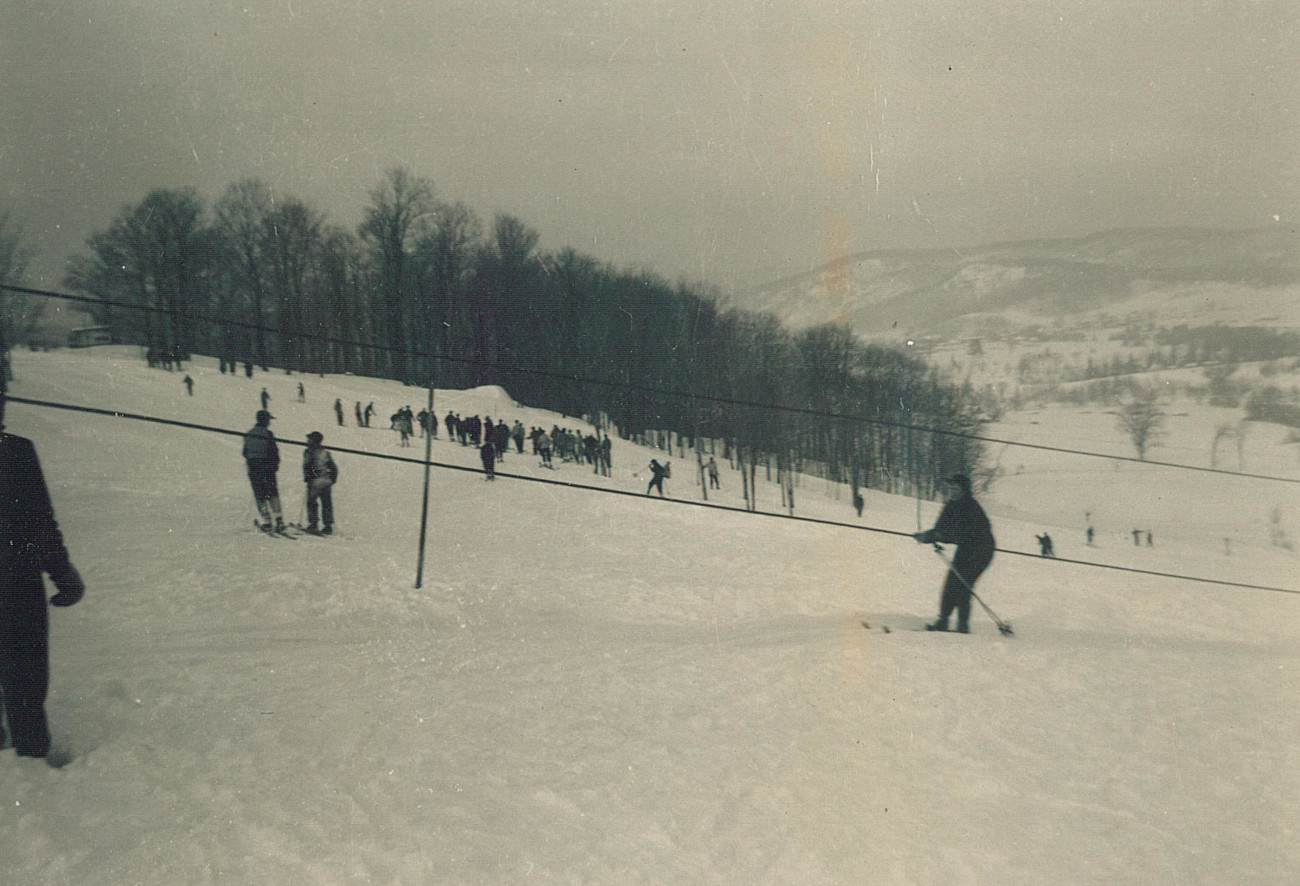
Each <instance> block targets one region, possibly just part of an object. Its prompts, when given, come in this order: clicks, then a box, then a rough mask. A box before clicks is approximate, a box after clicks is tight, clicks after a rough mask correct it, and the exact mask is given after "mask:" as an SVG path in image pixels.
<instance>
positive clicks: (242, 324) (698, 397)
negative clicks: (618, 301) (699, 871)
mask: <svg viewBox="0 0 1300 886" xmlns="http://www.w3.org/2000/svg"><path fill="white" fill-rule="evenodd" d="M0 290H9V291H12V292H18V293H23V294H26V295H41V296H46V297H48V298H57V299H64V300H67V301H73V302H81V303H84V304H90V305H99V306H103V307H118V308H123V309H127V310H135V311H144V312H149V313H156V314H163V315H172V314H176V313H179V312H177V311H175V310H172V309H170V308H160V307H153V306H146V305H135V304H131V303H129V302H117V301H112V300H108V299H101V298H94V297H90V296H81V295H71V294H69V293H63V292H54V291H50V290H44V289H33V288H31V287H27V286H16V285H13V284H8V283H0ZM186 319H187V321H189V322H203V323H209V324H220V325H226V326H233V327H236V328H239V329H247V330H252V331H261V332H266V333H271V334H273V335H278V336H284V337H288V338H296V339H301V340H306V341H317V342H322V343H325V344H335V345H342V346H345V347H354V348H366V349H370V350H373V351H377V352H379V353H385V354H397V355H405V356H418V357H421V358H425V359H430V360H433V361H435V362H438V363H449V364H454V365H458V366H468V367H480V368H484V369H491V370H493V371H495V372H502V373H512V374H515V375H524V376H530V377H533V378H549V379H556V380H561V381H567V382H572V383H576V384H583V385H591V386H594V387H605V388H618V389H621V390H625V391H635V392H637V393H644V394H654V395H658V396H665V397H679V398H682V399H688V400H694V401H698V402H701V403H710V404H714V405H719V406H738V407H744V408H748V409H767V410H772V411H774V412H783V413H786V414H789V415H799V416H804V417H807V418H816V419H831V420H836V421H841V422H856V423H860V424H863V425H869V426H871V427H878V428H888V429H891V430H900V431H920V432H922V433H926V434H933V435H935V436H939V437H949V438H952V439H959V440H973V441H976V442H981V443H995V444H1000V445H1003V446H1016V447H1019V448H1021V449H1033V450H1038V451H1040V452H1055V453H1059V454H1062V455H1074V456H1081V457H1084V458H1100V459H1105V460H1107V461H1111V462H1129V463H1132V464H1139V465H1147V466H1150V467H1157V468H1170V469H1173V470H1182V471H1198V472H1200V473H1205V474H1219V475H1223V476H1228V477H1239V478H1242V479H1248V480H1265V481H1271V482H1275V483H1296V484H1300V478H1297V477H1282V476H1279V475H1276V474H1257V473H1251V472H1247V471H1230V470H1227V469H1225V468H1213V467H1204V466H1201V465H1188V464H1181V463H1179V462H1168V461H1157V460H1153V459H1148V458H1137V457H1134V456H1131V455H1117V454H1114V453H1107V452H1092V451H1090V450H1086V449H1074V448H1070V447H1066V446H1049V445H1047V444H1043V443H1025V442H1022V441H1019V440H1008V439H1005V438H1000V437H987V436H984V435H981V434H975V433H971V432H968V431H955V430H949V429H945V428H935V427H929V426H926V425H917V424H910V423H908V422H900V421H890V420H888V419H880V418H870V417H868V416H862V415H846V414H843V413H837V412H827V411H825V410H819V409H812V408H809V407H801V406H784V405H779V404H773V403H760V402H757V401H753V400H740V399H735V398H729V397H721V396H716V395H712V394H700V393H696V392H691V391H676V390H671V389H668V388H656V387H653V386H651V385H640V384H636V383H633V382H628V381H608V380H604V379H593V378H584V377H582V376H579V375H574V374H570V373H563V372H551V371H547V370H542V369H528V368H526V367H522V366H512V365H505V364H500V363H488V362H487V361H483V360H475V359H472V358H467V357H450V356H446V355H440V354H427V353H424V352H421V351H415V350H411V349H408V348H398V347H393V346H391V345H382V344H375V343H371V342H361V341H354V340H350V339H344V338H336V337H333V336H325V335H314V334H311V333H307V332H288V331H285V330H282V329H279V328H277V327H274V326H266V325H263V324H258V323H250V322H248V321H244V320H231V319H226V318H223V317H213V316H210V315H207V314H205V313H203V312H195V313H193V314H187V315H186Z"/></svg>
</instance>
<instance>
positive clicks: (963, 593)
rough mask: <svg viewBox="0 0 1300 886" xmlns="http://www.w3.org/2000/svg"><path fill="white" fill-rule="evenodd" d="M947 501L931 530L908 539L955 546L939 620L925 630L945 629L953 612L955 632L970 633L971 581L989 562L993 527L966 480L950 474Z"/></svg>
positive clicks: (923, 542) (944, 584) (976, 578)
mask: <svg viewBox="0 0 1300 886" xmlns="http://www.w3.org/2000/svg"><path fill="white" fill-rule="evenodd" d="M946 482H947V483H948V484H949V495H948V502H947V504H945V505H944V506H943V510H942V511H940V512H939V519H938V520H936V521H935V524H934V527H933V528H932V529H928V530H926V531H925V532H918V533H916V534H915V535H913V536H912V537H913V538H915V539H916V540H917V541H918V542H920V543H921V544H935V543H942V544H955V545H956V546H957V553H956V555H955V556H954V557H953V559H952V567H951V568H950V569H949V570H948V577H947V578H946V579H945V580H944V583H943V596H942V597H941V598H940V601H939V617H938V618H937V619H936V620H935V621H934V622H932V623H931V624H928V625H926V629H927V630H931V631H946V630H948V616H950V615H952V612H953V610H954V609H955V610H957V630H958V631H959V632H961V633H963V634H969V633H970V598H971V593H972V592H973V591H974V589H975V582H976V581H977V580H978V579H979V577H980V575H981V574H982V573H983V572H984V570H985V569H987V568H988V567H989V563H991V562H992V561H993V549H994V548H995V547H996V545H997V543H996V542H995V541H994V539H993V528H992V527H991V526H990V525H989V518H988V515H987V514H985V513H984V509H983V508H982V507H980V504H979V502H977V501H976V500H975V496H974V495H972V494H971V488H970V477H968V476H966V475H965V474H953V475H952V476H951V477H949V478H947V481H946Z"/></svg>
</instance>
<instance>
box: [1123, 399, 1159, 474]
mask: <svg viewBox="0 0 1300 886" xmlns="http://www.w3.org/2000/svg"><path fill="white" fill-rule="evenodd" d="M1165 418H1166V416H1165V412H1164V410H1163V409H1161V408H1160V398H1159V396H1158V395H1157V394H1156V392H1155V391H1153V390H1142V391H1139V392H1138V393H1136V394H1134V395H1133V399H1132V400H1130V401H1129V402H1128V403H1125V404H1124V406H1123V407H1122V408H1121V409H1120V411H1119V426H1120V428H1122V429H1123V431H1124V433H1126V434H1128V438H1129V440H1130V441H1132V443H1133V447H1134V448H1135V449H1137V454H1138V458H1140V459H1145V458H1146V457H1147V449H1148V448H1150V446H1151V444H1152V443H1154V442H1155V441H1156V439H1157V438H1158V436H1159V434H1160V430H1161V428H1162V427H1164V423H1165Z"/></svg>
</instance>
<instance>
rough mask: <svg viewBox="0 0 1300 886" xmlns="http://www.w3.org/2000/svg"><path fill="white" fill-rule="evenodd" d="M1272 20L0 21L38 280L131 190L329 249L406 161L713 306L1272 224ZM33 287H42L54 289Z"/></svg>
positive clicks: (17, 166)
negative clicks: (806, 277)
mask: <svg viewBox="0 0 1300 886" xmlns="http://www.w3.org/2000/svg"><path fill="white" fill-rule="evenodd" d="M1298 24H1300V3H1294V2H1289V0H1288V2H1246V0H1223V2H1196V0H1122V2H1115V0H1040V2H1033V0H1017V2H1001V0H969V2H968V0H933V2H932V0H859V2H853V0H768V2H763V0H694V2H692V0H685V2H682V0H678V2H656V0H627V2H625V0H468V2H462V0H395V2H384V0H369V2H364V3H351V2H338V0H335V2H325V0H275V2H270V0H245V2H242V3H239V2H221V0H206V2H198V0H130V2H127V0H114V2H104V0H61V2H57V3H43V4H42V3H34V2H28V0H0V120H3V127H2V128H0V206H3V207H7V208H8V209H9V210H10V211H11V212H12V213H13V214H14V215H15V216H17V217H18V218H19V219H20V220H21V221H22V222H23V223H24V227H25V228H26V230H27V233H28V237H29V240H30V241H31V245H32V246H33V247H34V248H35V249H36V250H37V254H38V260H37V262H36V263H35V265H34V266H33V271H35V272H37V273H38V274H40V275H43V279H39V280H38V281H37V282H39V283H42V284H47V285H53V284H56V283H57V280H58V276H59V274H60V272H61V268H62V263H63V261H64V260H65V259H66V258H67V256H68V255H69V254H71V253H73V252H75V251H78V250H80V249H81V248H82V246H83V244H84V241H85V238H86V236H87V235H88V234H89V233H90V232H91V231H93V230H96V229H101V228H103V227H105V226H106V225H107V223H108V222H109V220H110V219H111V217H112V215H113V213H114V212H115V211H116V210H117V209H118V208H119V207H120V206H122V205H123V204H126V203H134V202H137V201H139V200H140V199H141V198H143V197H144V196H145V194H146V193H147V192H148V191H149V189H151V188H154V187H190V186H192V187H195V188H197V189H199V191H200V192H201V193H202V194H203V195H204V196H205V197H206V198H208V199H209V200H213V199H215V198H216V197H218V196H219V195H220V193H221V191H222V190H223V189H224V188H225V187H226V185H228V184H229V183H231V182H233V181H235V180H237V179H240V178H244V177H249V176H256V177H260V178H262V179H264V180H265V181H266V182H268V183H269V184H270V185H271V186H272V187H273V188H274V189H275V190H276V191H277V192H278V193H281V194H285V195H291V196H296V197H299V198H302V199H305V200H307V201H308V202H310V203H312V204H314V205H316V206H317V207H319V208H320V209H322V210H324V211H325V212H326V213H327V214H328V216H329V218H330V219H331V220H332V221H334V222H337V223H341V224H345V225H347V226H349V227H352V226H354V225H355V224H356V222H357V221H358V220H359V218H360V211H361V207H362V206H363V205H364V204H365V202H366V199H367V196H366V194H367V191H368V190H369V189H370V188H371V187H373V186H374V185H375V184H376V183H377V181H378V180H379V177H380V176H381V175H382V174H383V172H384V171H385V170H386V169H389V168H392V167H394V166H398V165H401V166H406V167H407V168H409V169H410V170H411V171H412V172H414V173H416V174H419V175H423V176H425V177H427V178H429V179H430V180H431V181H433V183H434V185H435V187H436V190H437V193H438V195H439V196H440V197H442V198H444V199H448V200H463V201H465V202H466V203H468V204H469V205H471V206H472V207H473V208H474V209H475V210H477V211H478V212H479V214H480V215H482V216H483V217H484V219H485V220H489V219H490V218H491V216H492V215H493V214H494V213H496V212H509V213H512V214H515V215H517V216H519V217H521V218H522V219H524V220H525V221H526V222H528V223H529V224H531V225H532V226H534V227H535V228H537V229H538V230H539V231H540V232H541V234H542V243H541V245H542V247H543V248H544V249H559V248H562V247H565V246H572V247H574V248H576V249H578V250H579V251H582V252H586V253H589V254H591V255H594V256H596V257H597V258H600V259H603V260H607V261H611V262H613V263H615V264H617V265H619V266H635V267H649V268H653V269H655V270H657V271H658V272H660V273H661V274H663V275H664V276H666V277H668V278H670V279H675V278H678V277H685V278H688V279H692V280H701V281H708V282H712V283H716V284H718V285H720V286H722V287H723V288H724V289H735V288H739V287H743V286H744V285H746V284H751V283H754V282H761V281H765V280H769V279H771V278H775V277H780V276H784V275H788V274H793V273H798V272H801V271H804V270H808V269H811V268H814V267H817V266H820V265H821V264H823V263H825V262H827V261H829V260H831V259H834V258H837V257H840V256H842V255H844V254H846V253H851V252H856V251H860V250H865V249H871V248H876V247H884V246H890V247H893V246H904V247H928V246H943V247H949V246H963V245H971V244H975V243H982V242H987V241H991V240H1006V239H1021V238H1040V237H1057V236H1072V235H1080V234H1087V233H1091V232H1094V231H1097V230H1103V229H1106V228H1112V227H1121V226H1147V225H1151V226H1167V225H1198V226H1211V227H1262V226H1267V225H1273V224H1284V225H1293V224H1294V223H1295V220H1296V213H1297V211H1298V210H1300V207H1298V206H1297V198H1298V197H1300V174H1298V172H1297V164H1296V159H1297V157H1296V153H1297V144H1300V140H1298V138H1297V137H1298V136H1300V126H1297V118H1296V113H1297V98H1298V97H1300V96H1298V93H1300V76H1298V72H1300V64H1297V63H1298V62H1300V51H1298V50H1297V47H1298V46H1300V39H1298V38H1300V33H1298V29H1297V25H1298ZM51 275H52V276H51Z"/></svg>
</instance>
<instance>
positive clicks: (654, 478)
mask: <svg viewBox="0 0 1300 886" xmlns="http://www.w3.org/2000/svg"><path fill="white" fill-rule="evenodd" d="M668 464H672V462H669V463H668ZM671 470H672V469H671V468H670V467H669V466H668V465H661V464H659V462H658V461H656V460H655V459H653V458H652V459H650V474H651V477H650V485H648V486H646V488H645V494H646V495H649V494H650V490H651V489H658V490H659V497H660V498H664V479H665V478H666V477H670V476H672V474H671Z"/></svg>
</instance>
